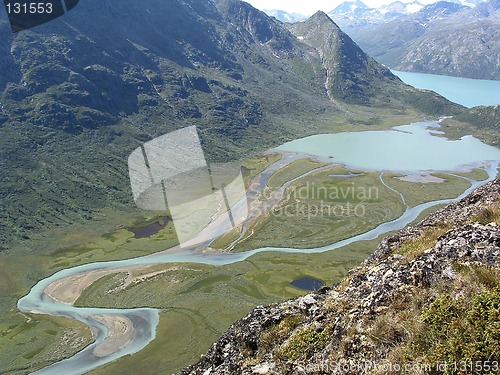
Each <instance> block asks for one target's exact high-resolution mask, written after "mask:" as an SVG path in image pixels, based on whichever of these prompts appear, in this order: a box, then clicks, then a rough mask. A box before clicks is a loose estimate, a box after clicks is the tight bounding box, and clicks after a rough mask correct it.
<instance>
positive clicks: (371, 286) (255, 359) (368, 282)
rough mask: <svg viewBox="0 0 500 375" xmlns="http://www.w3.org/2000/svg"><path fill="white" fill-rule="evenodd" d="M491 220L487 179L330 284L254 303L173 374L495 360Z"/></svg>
mask: <svg viewBox="0 0 500 375" xmlns="http://www.w3.org/2000/svg"><path fill="white" fill-rule="evenodd" d="M499 225H500V181H499V180H497V181H494V182H492V183H489V184H488V185H486V186H484V187H482V188H480V189H478V190H477V191H475V192H474V193H473V194H471V195H470V196H468V197H466V198H465V199H464V200H462V201H460V202H456V203H453V204H450V205H449V206H447V207H445V208H444V209H442V210H440V211H438V212H437V213H435V214H432V215H430V216H428V217H427V218H426V219H424V220H423V221H421V222H420V223H419V224H417V225H415V226H414V227H409V228H407V229H405V230H402V231H400V232H398V233H396V234H394V235H392V236H390V237H387V238H386V239H384V240H383V241H382V242H381V244H380V245H379V247H378V249H377V250H376V252H375V253H374V254H373V255H372V256H371V257H370V258H369V259H367V260H366V261H365V262H364V263H363V264H361V265H360V266H359V267H358V268H356V269H354V270H352V271H351V272H350V273H349V275H348V277H347V278H346V279H345V280H344V281H343V282H342V283H340V284H339V285H336V286H334V287H333V288H332V289H330V288H323V289H321V290H320V291H318V292H316V293H312V294H309V295H306V296H304V297H300V298H298V299H294V300H290V301H286V302H284V303H281V304H275V305H271V306H268V307H258V308H256V309H255V310H254V311H252V312H251V313H250V314H248V315H247V316H245V317H244V318H243V319H241V320H240V321H238V322H236V323H235V324H234V325H233V326H231V327H230V328H229V330H228V331H227V332H226V333H224V335H223V336H222V337H221V338H220V339H219V341H217V342H216V343H215V344H214V345H213V346H212V348H211V349H210V350H209V352H208V353H207V354H206V355H205V356H204V357H203V359H202V360H201V361H200V362H199V363H198V364H197V365H194V366H191V367H189V368H187V369H185V370H183V371H181V372H180V374H300V373H307V374H359V373H372V374H387V373H398V372H397V371H392V372H391V371H387V369H388V368H390V366H392V367H393V368H394V366H412V367H411V368H412V369H413V370H412V371H413V372H410V373H413V374H420V373H433V371H435V372H436V371H438V370H439V371H441V370H443V369H445V368H446V369H447V370H446V371H441V372H436V373H448V374H452V373H456V372H454V371H453V368H452V366H453V365H454V362H459V361H462V360H468V361H472V362H476V361H478V362H477V363H485V362H486V361H492V362H493V361H498V360H499V359H500V331H499V329H498V324H499V321H500V227H499ZM428 366H431V367H428ZM437 366H441V367H439V368H438V367H437ZM396 368H397V367H396ZM399 373H400V372H399Z"/></svg>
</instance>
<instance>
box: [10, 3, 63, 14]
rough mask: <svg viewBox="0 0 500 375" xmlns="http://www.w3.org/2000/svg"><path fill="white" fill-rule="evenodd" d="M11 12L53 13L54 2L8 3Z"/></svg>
mask: <svg viewBox="0 0 500 375" xmlns="http://www.w3.org/2000/svg"><path fill="white" fill-rule="evenodd" d="M5 6H6V8H7V13H9V14H51V13H52V10H53V8H52V3H10V2H9V3H7V4H5Z"/></svg>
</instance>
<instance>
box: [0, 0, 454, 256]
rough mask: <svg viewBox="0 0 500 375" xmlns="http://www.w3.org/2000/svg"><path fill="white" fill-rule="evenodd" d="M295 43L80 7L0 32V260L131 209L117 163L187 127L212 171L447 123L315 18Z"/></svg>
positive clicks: (164, 16) (237, 18) (229, 16)
mask: <svg viewBox="0 0 500 375" xmlns="http://www.w3.org/2000/svg"><path fill="white" fill-rule="evenodd" d="M303 28H305V30H303ZM307 29H311V30H314V32H313V31H311V32H310V33H309V34H311V35H310V36H309V37H308V38H307V40H305V41H304V42H305V43H304V42H302V41H300V40H299V39H298V38H296V37H295V36H294V35H293V34H292V33H290V31H288V30H287V29H286V28H284V26H283V25H282V24H280V23H279V22H277V21H276V20H274V19H271V18H269V17H267V16H266V15H265V14H263V13H262V12H259V11H257V10H256V9H254V8H252V7H251V6H250V5H248V4H245V3H243V2H239V1H236V0H228V1H223V0H220V1H216V2H215V3H211V2H201V3H200V2H194V1H179V0H169V1H159V0H146V1H143V2H140V3H137V2H132V1H128V0H127V1H120V2H118V1H112V0H106V1H97V0H90V1H87V2H84V3H82V4H79V5H78V7H77V8H75V9H74V10H73V11H72V12H71V13H69V14H68V15H66V16H65V17H63V18H60V19H58V20H55V21H53V22H51V23H49V24H46V25H43V26H40V27H38V28H36V29H33V30H30V31H26V32H22V33H19V34H15V35H14V34H12V33H11V32H10V30H9V26H8V24H7V23H6V22H3V21H2V22H1V23H0V34H1V37H2V40H3V41H5V45H4V47H3V48H2V49H0V58H1V61H2V64H1V76H2V80H1V81H0V91H2V99H1V105H2V106H1V108H2V109H1V111H0V132H1V135H2V137H1V141H0V142H1V150H2V151H1V152H2V155H1V158H0V160H1V161H0V162H1V163H2V164H1V166H0V167H1V168H0V170H1V172H0V173H1V180H2V185H1V189H2V190H1V195H2V201H1V205H2V207H1V218H0V220H1V221H0V223H1V224H0V225H1V232H0V233H1V236H2V246H3V248H4V249H5V248H7V247H8V243H9V241H12V240H16V239H20V238H21V239H29V238H34V237H35V233H36V231H37V230H40V229H43V230H46V229H48V228H54V227H59V226H69V225H73V224H78V223H85V222H88V221H90V220H95V219H99V215H98V213H99V212H102V209H103V208H111V209H112V210H113V211H115V212H116V210H122V211H125V210H127V209H131V207H132V202H131V198H130V197H131V192H130V188H129V186H128V176H127V165H126V160H127V156H128V155H129V154H130V152H131V151H132V150H134V149H135V148H136V147H138V146H140V145H141V144H142V143H144V142H145V141H148V140H150V139H153V138H155V137H156V136H159V135H163V134H166V133H168V132H170V131H172V130H175V129H178V128H181V127H184V126H188V125H197V126H198V128H199V131H200V134H201V137H202V140H203V144H204V146H205V151H206V153H207V156H208V158H209V160H211V161H224V160H228V159H238V158H241V157H245V156H247V155H249V154H250V155H252V154H254V153H256V152H258V151H262V150H264V149H266V148H269V147H271V146H275V145H278V144H280V143H281V142H283V141H285V140H289V139H292V138H296V137H299V136H303V135H307V134H313V133H318V132H320V131H323V132H324V131H335V130H336V129H341V128H342V124H344V125H349V124H363V123H364V124H370V123H377V122H378V123H379V124H380V122H381V119H382V121H383V118H384V117H387V116H390V115H391V114H399V115H401V114H403V115H404V114H405V113H406V114H409V115H412V114H414V110H415V109H418V110H419V111H423V112H426V113H433V114H442V113H446V114H453V113H456V111H457V107H456V106H453V105H450V104H449V103H448V102H447V101H445V100H443V99H442V98H440V97H438V96H436V95H431V94H429V93H422V92H420V91H417V90H414V89H412V88H410V87H409V86H406V85H404V84H403V83H402V82H401V81H400V80H399V79H397V78H396V77H395V76H393V75H392V74H391V73H390V72H389V71H388V70H387V69H385V68H383V67H381V66H379V65H377V64H376V63H375V62H374V61H373V60H372V59H369V58H368V57H367V56H366V55H365V54H364V53H363V52H362V51H361V50H360V49H359V48H358V47H357V46H356V45H355V44H354V43H353V42H352V41H351V40H350V39H349V38H348V37H347V36H346V35H345V34H344V33H342V31H340V30H339V29H338V28H337V27H336V26H335V25H334V24H333V22H331V21H330V20H329V19H328V18H327V17H326V15H324V14H318V15H316V16H315V17H313V18H312V19H311V20H309V21H308V22H307V23H305V24H304V25H302V29H301V32H304V31H307ZM325 83H326V84H327V89H325ZM353 104H358V105H362V106H365V108H366V106H369V107H371V108H370V109H366V110H365V109H364V108H363V107H359V106H357V107H356V106H353ZM373 106H378V107H381V106H383V107H384V108H385V109H384V110H380V111H379V110H377V109H375V108H374V107H373ZM337 126H338V127H337ZM101 218H102V217H101ZM6 244H7V245H6Z"/></svg>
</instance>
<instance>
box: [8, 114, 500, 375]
mask: <svg viewBox="0 0 500 375" xmlns="http://www.w3.org/2000/svg"><path fill="white" fill-rule="evenodd" d="M437 125H438V123H437V122H429V123H421V124H413V125H412V126H407V127H398V128H395V130H393V131H389V132H364V133H344V134H338V135H324V137H325V139H326V138H330V141H329V142H330V143H328V142H326V141H325V142H326V143H325V144H324V145H323V146H321V147H320V148H321V150H319V151H318V152H317V153H315V150H318V143H317V140H318V138H316V139H315V140H314V141H313V144H314V143H315V144H316V146H315V147H316V148H307V147H305V146H304V142H305V143H306V144H308V143H311V142H309V141H308V140H307V139H304V140H305V141H303V142H302V143H300V142H299V143H296V144H295V146H296V147H295V146H294V145H292V144H287V145H284V146H283V148H284V149H286V150H287V151H290V152H293V153H290V154H285V156H284V157H283V158H282V159H281V160H280V161H278V162H276V163H274V164H273V165H271V166H269V167H268V168H267V169H266V170H265V171H264V172H262V173H261V174H260V176H259V178H260V179H259V183H258V186H259V189H264V188H265V187H266V184H267V181H268V179H269V178H270V176H271V175H272V174H273V173H274V172H275V171H277V170H279V169H281V168H283V167H284V166H286V165H288V164H290V163H291V162H293V161H294V160H296V159H297V158H299V157H303V154H314V155H315V156H316V157H319V158H326V159H328V160H329V161H330V162H332V163H342V164H345V165H346V166H347V167H349V168H353V169H356V168H359V169H360V170H363V169H375V170H378V171H380V172H383V171H385V170H387V171H389V170H391V171H393V170H396V171H405V172H408V173H410V172H417V171H428V170H429V169H431V170H439V171H453V170H458V169H460V168H459V167H461V166H463V165H468V166H469V167H470V166H472V165H475V166H476V167H477V166H484V167H485V170H486V171H487V172H488V176H489V177H488V179H487V180H486V181H481V182H478V181H474V180H471V179H468V180H469V181H470V182H471V183H472V186H471V187H470V188H469V189H467V190H466V191H465V192H464V193H463V194H462V195H461V196H460V197H458V198H457V199H460V198H463V197H465V196H466V195H467V194H469V193H471V192H472V191H473V190H475V189H476V188H478V187H479V186H481V185H484V184H485V183H487V182H489V181H492V180H494V179H495V178H496V176H497V173H498V171H497V168H498V166H499V162H500V151H499V150H497V149H494V148H489V146H486V145H484V144H483V143H481V142H479V141H478V140H476V139H475V138H469V137H467V138H465V139H462V140H461V142H462V143H460V141H448V140H446V139H445V138H439V137H436V136H435V135H433V134H432V132H431V131H430V130H428V127H435V126H437ZM382 133H385V136H386V137H385V138H384V137H382V138H380V137H379V136H382ZM393 133H398V134H396V135H394V134H393ZM348 134H355V135H356V136H355V138H353V139H349V136H348ZM362 134H364V136H363V135H362ZM335 136H337V139H335V138H333V139H332V138H331V137H335ZM393 136H395V137H403V138H404V140H405V142H407V141H409V140H410V137H413V138H412V139H413V143H414V144H413V146H414V147H417V148H419V149H420V150H421V149H422V147H423V146H422V145H425V147H424V148H425V149H426V150H427V152H429V153H432V152H434V156H435V158H438V157H439V155H440V154H441V156H443V154H442V152H444V151H445V150H448V146H450V147H451V148H458V150H455V149H454V151H453V152H452V154H454V153H458V154H461V153H463V150H462V151H461V150H460V149H459V148H460V147H461V146H464V145H469V146H470V145H473V147H475V148H476V149H475V150H471V151H470V152H472V151H474V152H473V153H472V154H469V155H470V156H471V158H468V159H467V160H465V161H464V160H463V158H459V159H458V160H459V161H458V163H457V161H454V162H453V163H452V164H453V167H454V168H451V167H450V166H449V165H446V166H444V168H443V167H441V166H442V163H437V164H439V165H440V166H439V167H437V168H435V169H432V168H420V167H418V166H416V165H414V164H411V163H410V164H404V163H403V162H402V161H401V160H400V159H398V163H400V164H399V165H398V167H396V168H387V167H384V166H383V165H379V164H376V163H375V164H373V165H371V168H366V167H367V166H363V165H360V164H359V163H358V162H359V161H360V160H361V159H363V155H362V153H359V152H358V154H353V155H354V159H355V160H354V161H353V160H348V158H347V159H345V160H340V159H342V158H341V156H342V155H341V152H340V151H339V147H340V145H344V144H345V143H346V142H347V144H348V145H349V144H350V145H351V146H352V144H357V145H360V144H361V145H362V150H364V151H366V152H365V153H367V154H370V152H371V151H373V150H372V148H377V147H378V148H379V149H380V146H381V143H380V142H382V141H383V140H384V139H385V142H386V143H385V146H387V145H388V144H390V143H387V142H388V141H387V140H388V139H389V140H391V138H390V137H393ZM314 137H318V136H314ZM339 137H340V138H339ZM346 137H347V138H346ZM359 137H361V138H359ZM363 137H365V138H363ZM387 137H389V138H387ZM362 138H363V139H362ZM403 138H400V139H398V140H397V142H400V141H401V139H403ZM339 139H340V141H339ZM369 139H371V140H372V141H371V143H370V141H369ZM436 139H439V141H438V142H443V143H439V145H438V146H439V147H438V146H436V145H437V144H436V143H433V142H436ZM299 141H300V140H299ZM337 141H338V142H339V143H338V144H335V142H337ZM476 141H477V142H476ZM332 142H333V143H332ZM351 142H361V143H351ZM391 142H394V139H392V140H391ZM421 142H424V143H421ZM429 142H430V143H429ZM292 143H293V142H292ZM332 144H334V145H335V146H332ZM453 144H454V145H455V146H454V147H452V146H451V145H453ZM328 145H330V146H328ZM405 145H406V146H408V144H407V143H405ZM302 146H304V147H305V148H304V147H303V149H300V148H301V147H302ZM337 146H339V147H337ZM444 146H446V147H444ZM469 146H467V147H469ZM434 147H438V148H437V149H434ZM443 147H444V148H443ZM451 148H450V150H451ZM280 149H281V150H283V149H282V148H280ZM350 149H352V147H350ZM325 150H327V151H328V152H327V153H326V154H325V153H323V151H325ZM336 150H337V151H336ZM358 150H359V148H358ZM409 150H410V149H408V148H407V149H406V152H407V153H408V152H409ZM297 152H299V153H302V155H300V154H297ZM375 154H377V153H376V152H375ZM384 155H385V156H384V157H385V158H386V160H387V161H389V162H390V161H391V160H392V159H394V158H395V156H394V154H392V155H389V156H388V154H387V155H386V153H384ZM490 155H493V156H494V157H491V158H490ZM344 156H345V155H344ZM450 157H451V156H450ZM469 159H470V160H469ZM408 160H409V161H411V158H409V159H408ZM426 160H427V158H426ZM436 160H437V159H436ZM372 161H373V160H372ZM368 167H370V166H368ZM309 173H310V172H309ZM382 181H383V180H382ZM403 199H404V197H403ZM450 201H453V199H445V200H437V201H433V202H428V203H424V204H421V205H418V206H416V207H413V208H409V207H408V206H407V209H406V211H405V212H404V214H403V215H402V216H400V217H399V218H397V219H395V220H393V221H390V222H386V223H383V224H380V225H379V226H377V227H376V228H374V229H372V230H370V231H368V232H366V233H363V234H360V235H357V236H354V237H352V238H349V239H345V240H343V241H339V242H336V243H334V244H330V245H327V246H323V247H318V248H313V249H293V248H275V247H262V248H259V249H255V250H251V251H247V252H244V253H230V252H225V253H207V252H203V251H202V250H203V248H205V247H206V246H207V245H208V244H207V243H203V244H200V245H197V246H195V247H191V248H182V249H181V248H180V247H174V248H172V249H169V250H167V251H164V252H161V253H157V254H152V255H148V256H144V257H140V258H135V259H128V260H122V261H111V262H101V263H92V264H86V265H82V266H78V267H74V268H70V269H65V270H62V271H59V272H57V273H56V274H54V275H52V276H50V277H48V278H46V279H44V280H42V281H40V282H39V283H37V284H36V285H35V286H34V287H33V288H32V289H31V291H30V293H29V294H28V295H26V296H25V297H23V298H21V299H20V300H19V301H18V308H19V309H20V310H21V311H23V312H30V313H36V314H49V315H55V316H63V317H68V318H72V319H76V320H79V321H81V322H83V323H84V324H87V325H88V326H90V327H91V329H92V331H93V334H94V337H95V342H94V343H92V344H90V345H89V346H87V347H86V348H85V349H83V350H82V351H80V352H79V353H77V354H76V355H74V356H73V357H71V358H68V359H66V360H63V361H61V362H58V363H55V364H53V365H51V366H49V367H46V368H44V369H41V370H39V371H36V372H34V373H33V374H37V375H42V374H43V375H56V374H83V373H86V372H88V371H90V370H93V369H95V368H97V367H99V366H101V365H103V364H105V363H108V362H111V361H113V360H116V359H118V358H120V357H123V356H125V355H128V354H133V353H136V352H138V351H139V350H141V349H142V348H144V347H145V346H146V345H148V343H150V342H151V341H152V340H153V339H154V338H155V335H156V327H157V325H158V323H159V313H160V311H159V310H157V309H151V308H137V309H101V308H82V307H74V306H72V305H71V304H70V303H68V302H67V303H64V302H62V301H58V300H56V299H54V298H52V297H50V295H49V294H48V293H47V288H49V286H51V285H56V284H57V283H58V282H59V283H61V280H64V279H68V278H71V277H77V278H79V279H81V278H83V277H84V276H85V275H88V274H91V273H95V272H96V271H103V273H114V272H120V271H124V270H130V269H132V268H137V267H142V266H147V265H155V264H161V263H163V264H164V263H180V262H189V263H202V264H210V265H217V266H221V265H227V264H231V263H236V262H241V261H244V260H245V259H247V258H249V257H251V256H252V255H255V254H258V253H262V252H270V251H274V252H282V253H309V254H310V253H322V252H326V251H330V250H334V249H338V248H341V247H343V246H346V245H349V244H352V243H354V242H357V241H364V240H372V239H376V238H377V237H379V236H380V235H382V234H385V233H388V232H391V231H394V230H399V229H402V228H404V227H405V226H406V225H408V224H409V223H411V222H412V221H414V220H415V219H416V218H417V217H418V216H419V215H420V214H421V213H422V212H423V211H424V210H426V209H428V208H430V207H433V206H436V205H441V204H446V203H449V202H450ZM116 321H121V322H125V323H126V324H128V325H129V326H131V327H133V331H132V333H131V334H130V335H129V336H130V337H128V339H127V340H126V342H123V343H122V344H121V345H120V346H119V347H114V346H115V345H113V343H112V342H111V343H110V340H111V341H112V338H111V337H110V336H112V335H110V330H112V329H113V328H112V327H113V324H112V322H116ZM110 322H111V323H110ZM129 333H130V332H129Z"/></svg>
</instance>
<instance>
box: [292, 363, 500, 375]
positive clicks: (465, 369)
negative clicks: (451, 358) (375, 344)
mask: <svg viewBox="0 0 500 375" xmlns="http://www.w3.org/2000/svg"><path fill="white" fill-rule="evenodd" d="M295 370H296V373H297V374H308V373H327V374H339V375H340V374H342V375H351V374H357V375H365V374H373V373H376V374H449V373H453V374H498V373H500V363H499V362H498V361H466V360H463V361H458V362H436V363H421V362H410V363H396V362H387V361H383V362H377V361H371V360H357V361H356V360H341V361H329V360H327V361H324V362H321V363H304V364H297V365H296V368H295Z"/></svg>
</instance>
